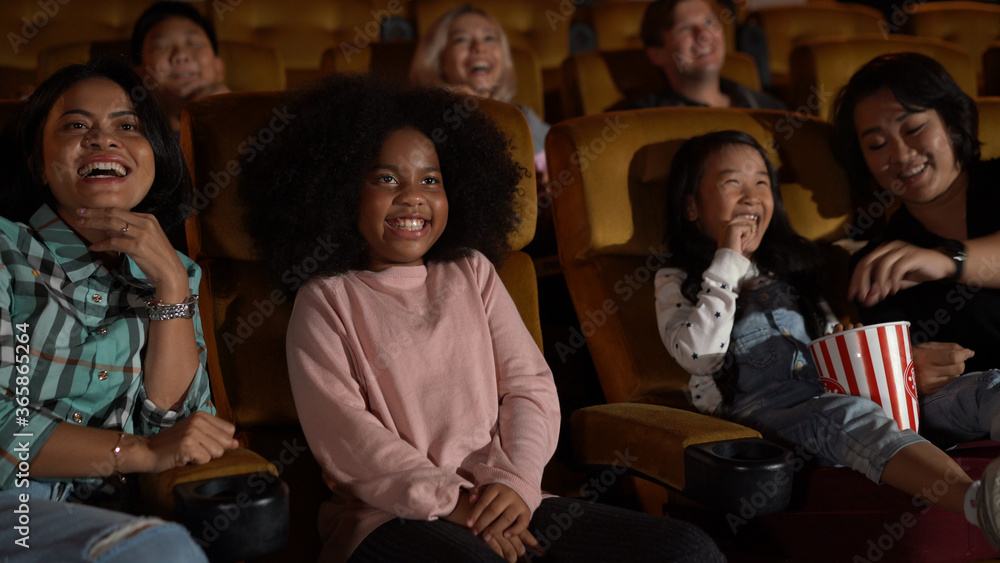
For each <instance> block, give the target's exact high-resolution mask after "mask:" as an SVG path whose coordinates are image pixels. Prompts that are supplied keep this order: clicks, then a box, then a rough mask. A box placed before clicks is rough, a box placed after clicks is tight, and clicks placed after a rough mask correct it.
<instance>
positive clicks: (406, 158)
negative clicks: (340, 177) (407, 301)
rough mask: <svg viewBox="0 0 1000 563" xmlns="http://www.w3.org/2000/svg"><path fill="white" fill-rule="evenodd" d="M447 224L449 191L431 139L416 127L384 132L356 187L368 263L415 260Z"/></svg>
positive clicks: (406, 263) (384, 264) (372, 265)
mask: <svg viewBox="0 0 1000 563" xmlns="http://www.w3.org/2000/svg"><path fill="white" fill-rule="evenodd" d="M447 224H448V197H447V195H446V194H445V191H444V182H443V181H442V178H441V165H440V163H439V162H438V156H437V150H435V148H434V143H433V142H432V141H431V140H430V139H429V138H427V136H426V135H424V134H423V133H421V132H420V131H417V130H416V129H411V128H406V129H399V130H396V131H394V132H392V133H390V134H389V136H388V137H387V138H386V140H385V142H384V143H383V144H382V148H381V149H380V150H379V153H378V156H377V157H376V158H375V162H374V163H372V166H371V167H370V169H369V171H368V174H367V176H366V177H365V180H364V184H363V185H362V187H361V208H360V214H359V218H358V230H359V231H360V232H361V236H362V237H364V239H365V241H366V242H367V243H368V254H369V257H370V261H369V266H368V267H369V269H371V270H374V271H380V270H384V269H386V268H389V267H391V266H420V265H423V263H424V255H425V254H427V251H428V250H430V248H431V247H432V246H434V243H435V242H437V240H438V239H439V238H440V237H441V233H443V232H444V228H445V226H446V225H447Z"/></svg>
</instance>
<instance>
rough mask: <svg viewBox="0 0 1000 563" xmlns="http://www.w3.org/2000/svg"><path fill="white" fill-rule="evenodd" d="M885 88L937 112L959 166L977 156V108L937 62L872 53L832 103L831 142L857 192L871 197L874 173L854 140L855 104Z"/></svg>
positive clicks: (912, 105) (910, 107)
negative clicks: (945, 128)
mask: <svg viewBox="0 0 1000 563" xmlns="http://www.w3.org/2000/svg"><path fill="white" fill-rule="evenodd" d="M884 88H888V89H889V90H891V91H892V95H893V96H895V97H896V100H897V101H898V102H899V103H900V105H902V106H903V107H904V108H905V109H906V110H907V111H911V112H920V111H925V110H934V111H936V112H937V113H938V115H939V116H941V121H942V122H944V125H945V127H947V128H948V134H949V135H950V137H951V146H952V150H953V151H954V153H955V160H956V161H958V163H959V165H960V166H961V167H962V170H968V168H969V166H970V165H971V164H972V163H973V162H976V161H978V160H979V158H980V150H979V145H980V143H979V108H978V107H976V102H975V101H974V100H973V99H972V98H970V97H969V95H968V94H966V93H965V92H963V91H962V88H961V87H959V85H958V84H957V83H956V82H955V79H954V78H952V76H951V75H950V74H948V71H947V70H945V68H944V67H943V66H941V63H939V62H937V61H935V60H934V59H932V58H930V57H928V56H926V55H921V54H919V53H891V54H888V55H882V56H879V57H875V58H874V59H872V60H871V61H869V62H868V63H867V64H865V66H863V67H861V69H860V70H858V71H857V72H855V73H854V76H852V77H851V80H850V82H848V83H847V86H844V88H843V90H841V91H840V93H839V94H838V95H837V99H836V101H835V102H834V106H833V108H834V109H833V135H832V137H831V138H830V145H831V147H832V148H833V154H834V156H835V157H836V158H837V162H839V163H840V165H841V166H843V167H844V170H846V171H847V173H848V175H849V176H850V179H851V184H852V186H853V188H854V189H855V190H858V193H859V195H860V196H861V197H863V198H865V199H868V198H869V197H870V195H871V194H870V191H869V190H868V187H869V186H870V184H871V182H872V181H873V180H874V178H873V177H872V173H871V171H870V170H869V169H868V163H867V162H866V161H865V156H864V154H863V153H862V152H861V144H860V143H859V142H858V131H857V128H856V127H855V126H854V110H855V108H857V107H858V104H859V103H861V101H862V100H864V99H865V98H868V97H869V96H873V95H875V94H876V93H878V92H879V91H880V90H882V89H884Z"/></svg>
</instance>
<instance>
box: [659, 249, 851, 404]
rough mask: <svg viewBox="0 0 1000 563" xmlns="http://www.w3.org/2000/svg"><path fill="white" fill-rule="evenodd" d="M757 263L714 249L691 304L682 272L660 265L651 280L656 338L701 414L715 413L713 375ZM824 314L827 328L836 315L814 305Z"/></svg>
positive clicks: (757, 274) (823, 304)
mask: <svg viewBox="0 0 1000 563" xmlns="http://www.w3.org/2000/svg"><path fill="white" fill-rule="evenodd" d="M761 277H762V274H761V273H760V271H759V270H758V269H757V266H756V265H755V264H754V263H753V262H752V261H751V260H750V259H748V258H747V257H745V256H743V255H741V254H740V253H738V252H735V251H733V250H730V249H728V248H720V249H719V250H717V251H716V252H715V256H714V257H713V258H712V263H711V264H710V265H709V267H708V268H706V269H705V273H704V274H703V275H702V281H701V291H699V292H698V299H697V301H696V302H694V303H691V302H690V301H688V300H687V298H686V297H684V295H683V294H682V293H681V287H682V285H683V283H684V280H685V279H687V275H686V274H685V273H684V272H683V271H682V270H681V269H679V268H662V269H660V270H659V271H658V272H656V278H655V280H654V284H655V285H654V287H655V295H656V321H657V325H658V327H659V329H660V339H661V340H662V341H663V345H664V346H666V347H667V351H668V352H670V355H671V356H672V357H673V358H674V360H675V361H676V362H677V363H678V364H679V365H680V366H681V367H683V368H684V370H685V371H687V372H688V373H689V374H691V378H690V379H689V380H688V388H689V391H690V393H691V404H692V405H694V407H695V408H696V409H698V410H699V411H700V412H703V413H707V414H714V413H715V412H716V411H717V410H718V408H719V406H720V405H721V404H722V394H721V393H720V392H719V388H718V386H717V385H716V384H715V378H714V375H715V374H716V372H718V371H719V369H720V368H721V367H722V364H723V362H724V361H725V359H726V352H727V351H728V350H729V342H730V339H731V336H732V332H733V323H734V322H735V320H736V299H737V297H739V292H740V289H741V288H742V287H744V286H745V285H746V284H748V283H751V284H752V283H754V280H757V279H758V278H761ZM819 307H820V311H822V312H823V314H824V315H825V316H826V318H827V326H826V332H829V331H831V330H832V328H833V325H834V323H836V322H837V319H836V317H835V316H834V315H833V313H832V311H830V308H829V306H828V305H827V303H826V302H821V303H820V304H819Z"/></svg>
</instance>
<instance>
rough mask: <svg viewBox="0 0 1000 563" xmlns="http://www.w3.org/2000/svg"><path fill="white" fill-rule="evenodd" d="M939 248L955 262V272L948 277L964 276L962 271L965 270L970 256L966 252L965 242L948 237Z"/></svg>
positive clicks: (955, 278)
mask: <svg viewBox="0 0 1000 563" xmlns="http://www.w3.org/2000/svg"><path fill="white" fill-rule="evenodd" d="M937 250H938V251H939V252H941V253H943V254H944V255H945V256H947V257H949V258H951V259H952V261H953V262H955V273H954V274H952V276H951V277H950V278H948V279H952V280H957V279H958V278H960V277H962V272H963V271H964V270H965V260H966V258H968V257H969V256H968V254H966V253H965V243H963V242H962V241H960V240H951V239H947V240H945V241H944V242H943V243H941V246H939V247H938V248H937Z"/></svg>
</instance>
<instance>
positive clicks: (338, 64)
mask: <svg viewBox="0 0 1000 563" xmlns="http://www.w3.org/2000/svg"><path fill="white" fill-rule="evenodd" d="M415 50H416V43H415V42H414V41H386V42H383V43H372V44H370V45H367V46H366V47H364V48H363V49H355V48H353V47H350V48H341V47H333V48H330V49H327V50H326V51H324V52H323V61H322V63H321V64H320V71H321V72H322V73H323V74H331V73H335V72H371V71H374V72H379V73H381V74H385V75H387V76H391V77H393V78H396V79H398V80H402V81H406V80H408V79H409V76H410V63H411V62H412V61H413V53H414V51H415ZM510 55H511V58H512V59H513V63H514V72H515V73H516V74H517V92H516V93H515V94H514V99H513V100H511V101H512V102H513V103H515V104H521V105H525V106H528V107H530V108H531V109H533V110H535V112H536V113H537V114H538V115H539V116H540V117H541V118H542V119H544V118H545V107H544V106H545V104H544V89H543V87H542V69H541V67H540V66H539V64H538V57H536V56H535V54H534V52H532V51H531V50H530V49H525V48H523V47H514V46H512V47H511V48H510Z"/></svg>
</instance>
